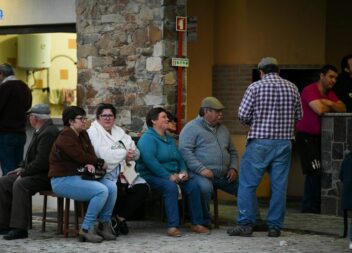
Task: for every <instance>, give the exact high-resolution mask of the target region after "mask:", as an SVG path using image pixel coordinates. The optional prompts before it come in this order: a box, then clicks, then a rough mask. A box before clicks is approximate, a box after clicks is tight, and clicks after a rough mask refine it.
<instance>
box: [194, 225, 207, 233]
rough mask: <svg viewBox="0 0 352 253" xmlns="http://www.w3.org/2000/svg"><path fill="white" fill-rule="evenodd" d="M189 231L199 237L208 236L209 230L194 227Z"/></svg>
mask: <svg viewBox="0 0 352 253" xmlns="http://www.w3.org/2000/svg"><path fill="white" fill-rule="evenodd" d="M191 231H192V232H194V233H197V234H201V235H209V234H210V230H209V229H207V228H206V227H204V226H202V225H195V226H192V227H191Z"/></svg>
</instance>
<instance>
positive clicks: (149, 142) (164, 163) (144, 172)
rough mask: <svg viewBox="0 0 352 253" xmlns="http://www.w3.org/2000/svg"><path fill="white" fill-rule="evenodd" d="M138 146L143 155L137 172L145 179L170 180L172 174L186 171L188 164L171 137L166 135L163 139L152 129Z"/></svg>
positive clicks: (145, 134)
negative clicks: (153, 177) (151, 177)
mask: <svg viewBox="0 0 352 253" xmlns="http://www.w3.org/2000/svg"><path fill="white" fill-rule="evenodd" d="M137 146H138V149H139V151H140V153H141V156H140V159H139V160H138V161H137V170H138V172H139V173H140V175H141V176H142V177H143V178H148V176H157V177H163V178H167V179H168V178H169V177H170V176H171V175H172V174H175V173H180V172H184V171H186V164H185V162H184V161H183V159H182V156H181V154H180V152H179V151H178V149H177V146H176V143H175V140H174V139H173V138H172V137H171V136H170V135H168V134H166V138H165V139H163V138H162V137H161V136H160V135H159V134H158V133H157V132H156V131H155V130H154V129H153V128H151V127H150V128H148V130H147V131H146V132H145V133H144V134H143V135H142V137H141V138H140V140H139V141H138V144H137Z"/></svg>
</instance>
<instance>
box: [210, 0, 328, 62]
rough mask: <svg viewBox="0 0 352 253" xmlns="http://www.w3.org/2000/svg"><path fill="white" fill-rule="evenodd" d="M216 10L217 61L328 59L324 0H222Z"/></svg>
mask: <svg viewBox="0 0 352 253" xmlns="http://www.w3.org/2000/svg"><path fill="white" fill-rule="evenodd" d="M215 11H216V13H215V26H214V27H215V28H214V30H215V33H214V35H215V42H214V45H215V51H214V55H215V64H256V63H257V62H258V61H259V60H260V58H261V57H263V56H274V57H276V58H277V59H278V61H279V63H281V64H321V63H324V62H325V12H326V1H324V0H310V1H306V0H285V1H281V0H266V1H262V0H234V1H226V0H220V1H216V4H215Z"/></svg>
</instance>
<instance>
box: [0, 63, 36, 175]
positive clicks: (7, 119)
mask: <svg viewBox="0 0 352 253" xmlns="http://www.w3.org/2000/svg"><path fill="white" fill-rule="evenodd" d="M31 105H32V93H31V90H30V89H29V88H28V86H27V85H26V84H25V83H24V82H23V81H21V80H17V79H16V77H15V76H14V71H13V69H12V67H11V66H10V65H9V64H1V65H0V165H1V169H2V174H3V175H6V174H7V173H8V172H9V171H11V170H14V169H16V168H18V165H19V163H20V162H21V161H22V159H23V152H24V150H23V148H24V145H25V143H26V112H27V111H28V109H29V108H30V107H31Z"/></svg>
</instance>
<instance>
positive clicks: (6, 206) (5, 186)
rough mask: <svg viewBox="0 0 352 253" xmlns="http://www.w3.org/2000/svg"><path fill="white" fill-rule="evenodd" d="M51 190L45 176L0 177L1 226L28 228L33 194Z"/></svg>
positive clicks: (14, 175) (13, 175)
mask: <svg viewBox="0 0 352 253" xmlns="http://www.w3.org/2000/svg"><path fill="white" fill-rule="evenodd" d="M45 190H51V184H50V180H49V179H48V178H45V177H40V176H33V177H31V176H30V177H17V176H16V174H12V175H8V176H3V177H0V227H1V228H9V227H11V228H21V229H28V222H29V219H30V217H29V215H30V213H31V212H30V208H31V201H32V195H34V194H35V193H37V192H39V191H45Z"/></svg>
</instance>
